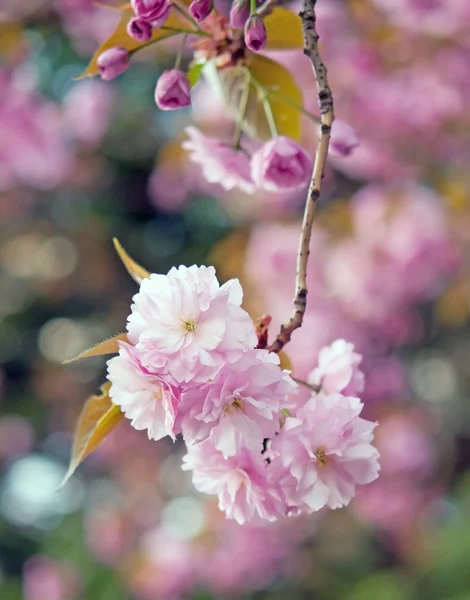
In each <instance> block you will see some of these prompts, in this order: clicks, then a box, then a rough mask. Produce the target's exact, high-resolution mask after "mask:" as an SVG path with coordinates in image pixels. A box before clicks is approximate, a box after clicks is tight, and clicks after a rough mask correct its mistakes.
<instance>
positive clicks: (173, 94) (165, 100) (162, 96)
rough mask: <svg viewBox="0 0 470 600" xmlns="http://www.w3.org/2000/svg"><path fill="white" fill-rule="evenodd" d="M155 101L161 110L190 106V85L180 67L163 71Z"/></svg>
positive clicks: (158, 82) (156, 89)
mask: <svg viewBox="0 0 470 600" xmlns="http://www.w3.org/2000/svg"><path fill="white" fill-rule="evenodd" d="M155 102H156V104H157V106H158V108H160V109H161V110H176V109H177V108H184V107H186V106H190V104H191V93H190V85H189V81H188V78H187V77H186V75H185V74H184V73H183V72H182V71H180V70H179V69H171V70H170V71H165V72H164V73H162V74H161V75H160V77H159V79H158V81H157V86H156V88H155Z"/></svg>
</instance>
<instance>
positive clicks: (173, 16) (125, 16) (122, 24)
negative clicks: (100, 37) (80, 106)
mask: <svg viewBox="0 0 470 600" xmlns="http://www.w3.org/2000/svg"><path fill="white" fill-rule="evenodd" d="M121 9H122V16H121V20H120V21H119V23H118V26H117V27H116V29H115V31H114V33H113V34H112V35H111V36H110V37H109V38H108V39H107V40H106V41H105V42H104V43H103V44H101V46H100V47H99V48H98V50H97V51H96V52H95V53H94V55H93V58H92V59H91V61H90V64H89V65H88V67H87V68H86V69H85V71H83V73H82V74H81V75H79V76H78V77H77V78H76V79H83V77H93V75H98V73H99V68H98V65H97V60H98V56H99V55H100V54H102V53H103V52H104V51H105V50H108V48H113V46H119V47H120V48H125V49H126V50H128V51H129V52H132V51H135V50H138V49H139V48H142V47H143V46H148V45H149V44H150V43H151V42H152V41H157V40H159V39H162V38H164V37H167V36H168V34H169V33H171V32H169V31H168V30H167V29H165V28H164V27H174V28H183V29H185V28H187V27H188V26H189V23H188V22H187V21H185V20H183V19H182V18H181V17H180V16H179V15H178V14H177V13H175V11H174V10H172V11H171V13H170V16H169V17H168V20H167V21H166V23H165V26H164V27H163V28H162V27H160V28H159V29H154V31H153V35H152V38H151V40H150V41H148V42H145V43H144V42H138V41H137V40H134V38H131V37H130V35H129V34H128V33H127V30H126V28H127V23H128V22H129V19H131V18H132V17H134V16H135V15H134V11H133V10H132V8H130V7H129V5H128V4H127V5H125V6H122V7H121Z"/></svg>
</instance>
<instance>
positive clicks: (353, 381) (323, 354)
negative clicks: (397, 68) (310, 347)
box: [308, 340, 364, 395]
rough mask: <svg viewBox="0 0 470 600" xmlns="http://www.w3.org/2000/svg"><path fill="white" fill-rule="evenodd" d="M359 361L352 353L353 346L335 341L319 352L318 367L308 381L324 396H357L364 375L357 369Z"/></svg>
mask: <svg viewBox="0 0 470 600" xmlns="http://www.w3.org/2000/svg"><path fill="white" fill-rule="evenodd" d="M361 361H362V356H361V355H360V354H357V353H356V352H354V344H351V343H349V342H346V341H345V340H336V341H334V342H333V343H332V344H331V345H330V346H327V347H326V348H322V349H321V350H320V353H319V355H318V367H317V368H316V369H314V370H313V371H312V372H311V374H310V376H309V378H308V381H309V383H311V384H312V385H314V386H318V387H319V388H321V390H322V392H324V393H325V394H335V393H338V392H342V393H343V394H344V395H353V394H357V393H359V392H362V390H363V389H364V373H363V372H362V371H360V370H359V368H358V367H359V365H360V364H361Z"/></svg>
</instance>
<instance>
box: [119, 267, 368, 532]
mask: <svg viewBox="0 0 470 600" xmlns="http://www.w3.org/2000/svg"><path fill="white" fill-rule="evenodd" d="M241 302H242V288H241V286H240V283H239V282H238V281H237V280H230V281H228V282H227V283H225V284H224V285H222V286H220V285H219V283H218V280H217V278H216V275H215V270H214V269H213V268H212V267H196V266H192V267H189V268H187V267H183V266H181V267H179V268H178V269H176V268H173V269H171V271H170V272H169V273H168V275H157V274H153V275H151V276H150V278H148V279H144V280H143V282H142V284H141V287H140V291H139V293H138V294H136V295H135V296H134V301H133V304H132V312H131V314H130V316H129V318H128V325H127V330H128V336H127V337H128V342H125V341H121V342H120V349H119V355H118V356H116V357H114V358H112V359H110V360H109V361H108V378H109V381H110V382H111V388H110V391H109V395H110V397H111V398H112V401H113V402H114V404H115V405H117V406H119V407H120V408H121V410H122V411H123V412H124V414H125V415H126V417H127V418H128V419H130V420H131V423H132V426H133V427H135V428H136V429H138V430H146V431H147V434H148V437H149V438H150V439H153V440H159V439H161V438H163V437H165V436H167V435H168V436H170V437H172V438H173V439H175V437H176V436H177V435H178V434H182V436H183V438H184V441H185V443H186V446H187V454H186V456H185V458H184V466H183V468H184V469H186V470H191V471H192V472H193V481H194V485H195V487H196V488H197V489H198V490H199V491H201V492H204V493H207V494H214V495H217V496H218V500H219V506H220V508H221V509H222V510H223V511H224V512H225V513H226V515H227V516H228V517H229V518H233V519H235V520H236V521H238V522H239V523H244V522H246V521H251V520H252V519H255V518H257V519H266V520H275V519H277V518H278V517H280V516H283V515H288V514H298V513H301V512H307V513H308V512H313V511H317V510H319V509H321V508H323V507H324V506H328V507H330V508H338V507H341V506H345V505H347V504H348V503H349V501H350V500H351V499H352V497H353V496H354V494H355V489H356V485H358V484H365V483H369V482H370V481H372V480H374V479H375V478H376V477H377V474H378V452H377V450H376V449H375V448H374V447H373V446H372V443H371V442H372V438H373V429H374V427H375V424H374V423H371V422H369V421H366V420H364V419H362V418H361V417H360V414H361V410H362V406H363V405H362V403H361V401H360V400H359V398H357V397H356V394H357V393H360V392H361V391H362V387H363V376H362V373H361V372H360V371H359V368H358V366H359V363H360V360H361V358H360V356H359V355H358V354H356V353H355V352H354V349H353V347H352V345H351V344H348V343H346V342H345V341H344V340H338V341H336V342H335V343H333V344H332V345H331V347H329V348H325V349H324V350H322V351H321V352H320V356H319V364H318V367H317V368H316V369H315V370H314V371H313V372H312V374H311V381H312V396H311V398H310V400H308V401H307V402H305V403H303V402H302V403H300V402H297V401H296V393H297V391H298V386H297V384H296V382H295V381H294V380H293V379H292V377H291V375H290V371H288V370H286V369H282V367H281V366H280V358H279V356H278V355H277V354H275V353H273V352H269V351H268V350H266V349H262V348H257V347H256V346H257V342H258V339H257V336H256V333H255V327H254V324H253V322H252V320H251V318H250V316H249V315H248V313H246V312H245V311H244V310H243V308H241Z"/></svg>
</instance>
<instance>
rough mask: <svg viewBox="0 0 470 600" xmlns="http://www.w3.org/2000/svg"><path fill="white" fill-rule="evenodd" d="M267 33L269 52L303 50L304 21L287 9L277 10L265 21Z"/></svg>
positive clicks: (265, 18)
mask: <svg viewBox="0 0 470 600" xmlns="http://www.w3.org/2000/svg"><path fill="white" fill-rule="evenodd" d="M263 21H264V25H265V27H266V32H267V41H266V48H268V49H269V50H295V49H297V48H303V45H304V37H303V34H302V21H301V20H300V17H299V16H298V15H296V14H295V13H294V12H292V11H291V10H288V9H287V8H279V7H277V8H275V9H274V10H273V12H272V13H271V14H269V15H267V16H266V17H264V19H263Z"/></svg>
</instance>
